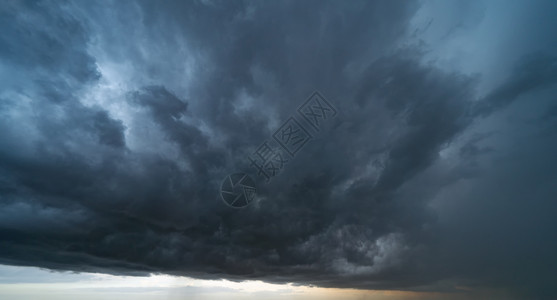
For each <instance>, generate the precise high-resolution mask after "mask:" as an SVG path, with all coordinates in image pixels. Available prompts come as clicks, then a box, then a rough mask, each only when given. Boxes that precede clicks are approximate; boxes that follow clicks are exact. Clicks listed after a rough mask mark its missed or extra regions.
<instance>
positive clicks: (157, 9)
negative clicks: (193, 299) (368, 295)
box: [0, 1, 557, 299]
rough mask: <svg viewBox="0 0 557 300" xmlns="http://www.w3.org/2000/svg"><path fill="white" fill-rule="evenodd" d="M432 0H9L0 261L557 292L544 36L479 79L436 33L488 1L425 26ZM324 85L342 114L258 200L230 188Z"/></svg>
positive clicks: (459, 29)
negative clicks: (232, 196) (234, 196)
mask: <svg viewBox="0 0 557 300" xmlns="http://www.w3.org/2000/svg"><path fill="white" fill-rule="evenodd" d="M455 3H456V2H455ZM459 3H460V2H459ZM459 3H456V4H455V5H454V7H453V6H452V4H447V5H446V6H443V10H447V13H448V14H449V15H450V14H454V13H455V11H456V10H454V9H455V8H459V7H461V6H462V5H461V3H460V4H459ZM533 5H534V6H535V8H536V9H534V8H532V9H531V11H533V13H532V14H537V13H540V11H543V9H542V8H543V7H548V8H549V7H551V4H548V3H545V2H536V3H535V4H533ZM424 7H426V8H427V7H428V6H427V5H425V6H424V5H421V4H420V3H416V2H404V3H401V2H397V3H393V2H388V1H371V2H368V1H354V2H350V3H341V2H317V1H316V2H304V3H296V2H290V1H285V2H244V1H199V2H198V1H193V2H179V1H169V2H161V3H155V2H149V1H137V2H127V3H124V2H109V1H107V2H103V3H85V2H83V3H72V2H50V1H14V2H10V3H4V4H2V5H0V17H1V18H0V24H1V25H2V27H1V29H0V32H2V35H1V36H0V63H1V65H2V69H1V70H0V79H2V90H1V92H0V115H1V116H2V118H1V119H0V128H1V129H2V130H0V241H1V247H0V262H1V263H4V264H13V265H33V266H39V267H45V268H51V269H62V270H74V271H98V272H107V273H114V274H135V275H145V274H148V273H150V272H161V273H169V274H177V275H187V276H194V277H198V278H228V279H232V280H245V279H261V280H265V281H271V282H295V283H299V284H315V285H321V286H332V287H356V288H364V289H408V290H449V291H454V292H459V293H464V292H463V291H465V290H462V289H459V288H457V287H460V286H465V288H466V289H472V290H473V289H502V290H507V291H510V293H512V294H514V295H516V297H517V298H528V297H537V298H548V299H550V298H551V297H553V296H554V295H555V294H556V293H557V291H555V289H554V288H552V285H551V278H554V276H555V272H554V270H555V268H554V263H552V261H554V260H553V258H552V255H551V253H553V252H554V251H553V250H556V248H557V245H556V244H555V243H554V242H553V240H554V239H552V237H553V236H554V235H555V230H554V229H552V228H555V221H554V220H553V219H552V218H551V212H552V211H554V208H555V203H554V201H552V199H555V196H556V194H557V191H556V190H555V188H554V186H555V179H556V178H555V175H554V174H555V173H554V171H553V170H555V167H556V161H555V159H553V157H554V155H552V153H554V152H555V150H556V149H555V146H556V144H555V143H554V142H553V140H555V139H554V137H555V133H556V132H555V129H554V128H555V120H556V119H555V118H554V115H555V104H554V101H555V98H554V96H553V95H555V94H554V92H555V88H556V83H557V76H556V74H557V73H556V69H555V66H556V65H555V57H554V56H553V54H552V52H551V51H549V50H551V47H552V46H551V43H547V42H543V41H542V39H541V38H540V39H539V40H536V39H533V38H531V37H528V40H529V42H530V43H531V45H530V46H529V47H528V48H525V49H526V50H527V51H525V52H524V53H518V52H517V53H518V54H517V53H514V52H513V54H512V55H510V54H509V55H508V56H509V57H511V58H509V60H512V62H513V65H514V67H513V68H510V67H509V66H507V65H505V66H504V67H500V69H508V70H510V73H508V74H497V76H496V77H497V79H499V78H503V79H502V80H501V81H500V82H498V83H497V84H492V85H487V88H488V91H487V93H485V95H484V94H482V93H478V87H479V86H481V87H483V88H484V89H485V88H486V84H485V83H486V82H490V83H492V82H496V81H497V80H495V79H493V80H490V79H489V78H487V79H486V78H485V74H474V73H470V72H469V70H459V67H460V65H459V64H457V63H455V64H454V65H451V67H447V66H446V65H444V64H437V63H435V62H428V59H430V58H431V56H432V55H433V56H436V55H437V56H439V57H441V56H443V55H444V54H442V53H440V52H439V51H437V52H436V51H429V50H428V48H427V47H437V46H439V47H440V48H439V49H452V48H450V47H448V48H442V45H440V44H439V45H436V44H435V43H442V42H440V41H446V40H450V39H451V38H455V39H459V38H461V35H464V36H466V32H467V31H472V30H473V28H474V26H475V24H476V23H480V22H487V21H486V19H482V18H481V17H478V15H481V14H479V13H478V11H481V9H482V5H478V6H477V7H476V6H474V5H472V7H468V6H466V5H465V7H468V8H469V10H467V11H468V13H469V14H470V16H471V17H470V18H469V19H466V17H462V18H463V20H462V21H461V22H460V24H461V25H460V26H456V27H454V26H453V27H454V28H453V29H450V30H449V29H447V32H444V30H441V29H440V28H439V27H435V26H442V25H436V24H443V20H435V19H433V20H430V21H428V23H427V24H428V25H426V26H424V27H423V28H421V27H420V28H415V26H417V25H416V23H415V22H416V21H415V20H416V19H418V20H419V18H420V16H421V15H420V14H424ZM451 7H452V9H453V10H452V11H449V10H450V9H451ZM430 8H431V7H430ZM440 13H442V12H439V11H436V12H435V14H440ZM468 13H467V14H464V15H465V16H468ZM526 19H528V18H526ZM489 21H491V20H489ZM544 24H545V23H544ZM552 24H553V23H552V22H549V23H547V24H546V25H548V26H546V27H547V28H545V29H544V30H546V31H547V32H549V31H554V29H555V26H554V25H552ZM418 26H421V25H419V24H418ZM551 26H552V27H551ZM431 28H432V29H431ZM455 28H456V29H455ZM534 29H537V28H536V25H532V27H531V28H525V31H532V30H534ZM432 31H433V32H434V33H435V32H442V34H441V35H442V36H443V38H442V39H439V40H436V39H434V38H431V39H429V40H428V37H427V33H428V32H432ZM433 36H435V34H433ZM471 36H473V35H471ZM526 36H527V34H524V35H522V36H519V37H518V38H525V39H526V38H527V37H526ZM540 36H541V37H543V36H546V35H545V34H542V35H540ZM420 37H424V39H425V42H424V41H420ZM496 38H497V37H493V39H496ZM428 42H430V43H433V44H432V45H427V43H428ZM470 42H473V39H472V40H471V41H470ZM483 42H485V43H487V42H486V41H483ZM447 43H449V42H447ZM536 45H540V46H539V47H538V48H539V49H538V48H536ZM519 54H520V55H519ZM450 55H452V54H450ZM450 55H449V56H450ZM516 58H518V59H516ZM478 59H479V58H478ZM504 61H505V59H504V58H501V62H504ZM501 64H502V63H501ZM482 76H484V77H482ZM315 89H318V90H319V91H320V92H321V93H322V94H323V95H325V97H326V98H327V99H328V100H329V101H330V102H331V103H333V104H334V106H335V107H336V109H337V110H338V115H337V116H336V117H335V118H334V119H332V120H330V122H328V123H327V124H325V126H324V127H323V128H322V130H321V132H319V133H318V134H315V136H314V138H313V139H312V140H311V141H310V142H309V143H308V144H307V145H306V146H305V147H304V148H303V151H301V152H300V153H299V154H297V155H296V157H294V158H291V160H290V161H289V162H288V164H287V166H286V167H285V169H284V170H283V171H282V173H281V174H280V175H279V176H277V177H275V178H273V180H272V182H271V183H269V184H264V183H263V181H262V180H259V183H258V200H257V201H255V203H252V205H250V206H248V207H246V208H244V209H242V210H233V209H230V208H229V207H227V206H226V205H224V203H222V201H220V200H219V198H218V189H219V185H220V183H221V180H222V179H223V178H224V176H225V175H227V174H229V173H233V172H236V171H248V172H252V173H253V174H255V173H256V172H255V171H254V170H253V169H250V166H249V161H248V160H247V155H249V154H250V153H252V152H253V151H254V150H255V148H256V147H257V146H258V145H260V144H261V143H262V142H263V141H265V140H271V139H272V138H271V136H272V133H273V132H274V130H276V129H277V128H278V126H280V124H281V123H282V122H283V121H286V120H287V119H288V117H289V116H291V115H293V114H295V113H296V108H297V107H298V105H300V104H301V103H302V102H303V101H304V100H305V98H306V97H307V96H308V95H310V94H311V92H312V91H313V90H315ZM508 120H511V122H509V121H508ZM259 179H260V178H259Z"/></svg>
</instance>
